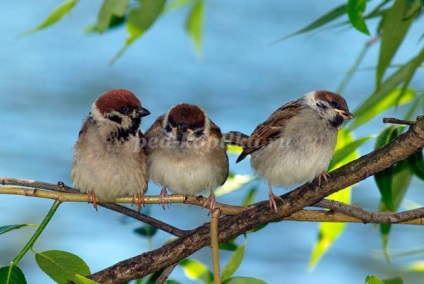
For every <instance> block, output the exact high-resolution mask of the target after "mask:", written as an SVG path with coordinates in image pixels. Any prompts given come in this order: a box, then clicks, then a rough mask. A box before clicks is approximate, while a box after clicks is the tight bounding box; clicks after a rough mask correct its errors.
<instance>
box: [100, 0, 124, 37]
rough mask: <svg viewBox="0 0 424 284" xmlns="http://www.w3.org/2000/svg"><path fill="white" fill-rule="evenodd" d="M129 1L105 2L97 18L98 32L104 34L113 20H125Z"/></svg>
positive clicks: (105, 0)
mask: <svg viewBox="0 0 424 284" xmlns="http://www.w3.org/2000/svg"><path fill="white" fill-rule="evenodd" d="M128 2H129V0H104V1H103V5H102V7H101V8H100V11H99V15H98V16H97V31H98V32H99V33H103V32H104V31H106V30H107V29H109V27H110V26H111V24H112V19H113V18H114V17H115V18H121V19H122V18H123V17H124V15H125V12H126V11H127V8H128Z"/></svg>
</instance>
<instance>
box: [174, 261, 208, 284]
mask: <svg viewBox="0 0 424 284" xmlns="http://www.w3.org/2000/svg"><path fill="white" fill-rule="evenodd" d="M179 264H180V266H181V267H182V269H183V271H184V274H185V275H186V276H187V277H188V278H190V279H192V280H200V281H202V282H203V283H210V282H212V280H213V276H212V272H211V271H210V270H209V269H208V267H207V266H206V265H204V264H203V263H201V262H200V261H195V260H190V259H183V260H181V261H180V263H179Z"/></svg>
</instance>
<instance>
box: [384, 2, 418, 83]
mask: <svg viewBox="0 0 424 284" xmlns="http://www.w3.org/2000/svg"><path fill="white" fill-rule="evenodd" d="M408 1H409V0H396V1H395V2H394V4H393V6H392V7H391V8H390V9H389V10H388V11H387V13H385V14H384V16H383V20H382V21H383V22H382V35H381V44H380V54H379V58H378V65H377V78H376V80H377V81H376V82H377V86H379V85H380V84H381V81H382V79H383V76H384V73H385V72H386V69H387V67H388V66H389V65H390V62H391V61H392V59H393V57H394V55H395V54H396V51H397V50H398V48H399V46H400V44H401V43H402V41H403V39H404V38H405V35H406V33H407V31H408V30H409V27H410V25H411V24H412V20H413V18H412V17H411V18H409V19H405V18H404V14H405V9H406V7H407V2H408Z"/></svg>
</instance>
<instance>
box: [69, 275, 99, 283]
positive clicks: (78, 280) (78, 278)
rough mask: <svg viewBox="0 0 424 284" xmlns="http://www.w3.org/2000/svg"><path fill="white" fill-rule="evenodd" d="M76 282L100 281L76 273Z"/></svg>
mask: <svg viewBox="0 0 424 284" xmlns="http://www.w3.org/2000/svg"><path fill="white" fill-rule="evenodd" d="M75 279H76V280H75V281H74V283H75V284H98V283H99V282H96V281H93V280H91V279H88V278H87V277H84V276H82V275H79V274H75Z"/></svg>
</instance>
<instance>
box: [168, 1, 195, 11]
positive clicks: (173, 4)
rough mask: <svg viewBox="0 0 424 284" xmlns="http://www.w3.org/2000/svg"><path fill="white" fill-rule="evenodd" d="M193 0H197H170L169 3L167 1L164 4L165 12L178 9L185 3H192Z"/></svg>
mask: <svg viewBox="0 0 424 284" xmlns="http://www.w3.org/2000/svg"><path fill="white" fill-rule="evenodd" d="M194 1H197V0H175V1H172V2H171V3H169V4H168V5H167V6H166V8H165V12H171V11H174V10H176V9H179V8H181V7H184V6H186V5H189V4H192V3H193V2H194Z"/></svg>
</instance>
